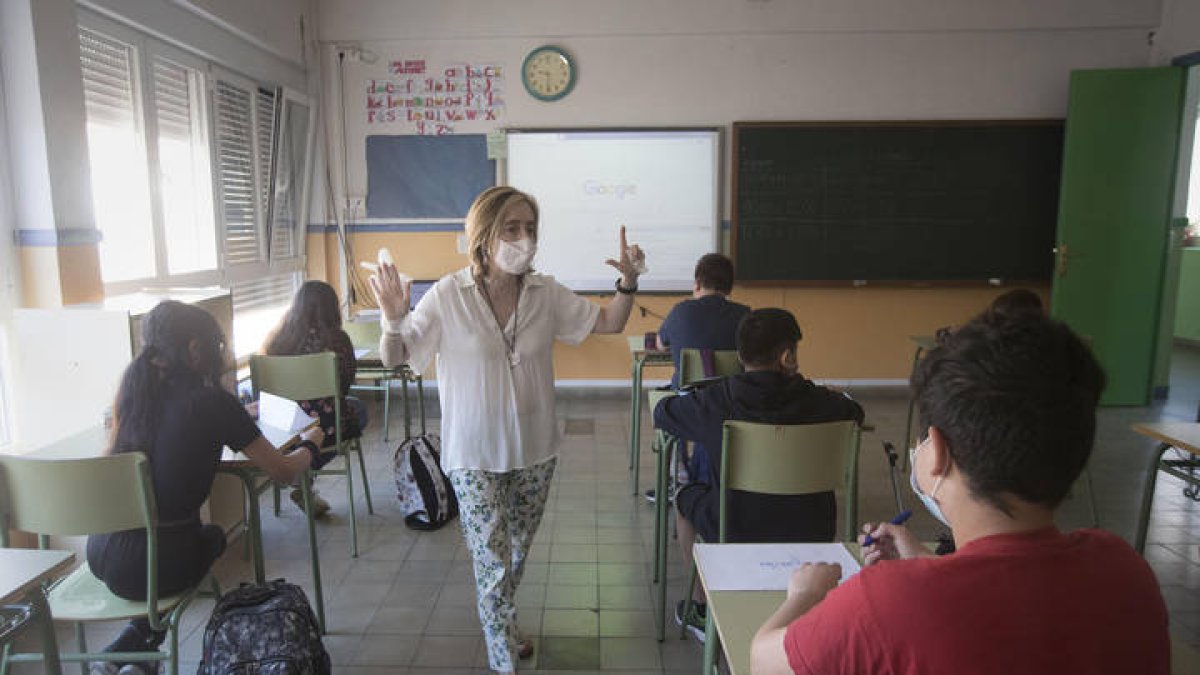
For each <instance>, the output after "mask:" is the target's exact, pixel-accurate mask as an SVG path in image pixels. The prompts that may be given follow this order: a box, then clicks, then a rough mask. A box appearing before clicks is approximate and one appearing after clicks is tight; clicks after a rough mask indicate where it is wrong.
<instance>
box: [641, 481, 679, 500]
mask: <svg viewBox="0 0 1200 675" xmlns="http://www.w3.org/2000/svg"><path fill="white" fill-rule="evenodd" d="M676 487H677V485H676V484H675V482H674V481H672V482H670V483H668V484H667V503H668V504H673V503H675V492H676V490H675V488H676ZM645 495H646V501H648V502H650V503H651V504H654V503H656V502H657V501H658V495H657V494H655V490H654V488H650V489H649V490H646V492H645Z"/></svg>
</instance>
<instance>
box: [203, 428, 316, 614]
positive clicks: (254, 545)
mask: <svg viewBox="0 0 1200 675" xmlns="http://www.w3.org/2000/svg"><path fill="white" fill-rule="evenodd" d="M314 423H315V422H314ZM258 428H259V430H260V431H262V434H263V436H264V437H265V438H266V439H267V440H268V441H270V442H271V445H274V446H275V447H276V448H278V449H279V451H280V452H283V453H284V454H287V453H289V452H291V451H292V450H293V449H295V447H296V444H297V443H299V442H300V436H299V434H297V433H293V432H291V431H288V430H286V429H278V428H275V427H272V426H269V425H266V424H263V423H262V422H259V423H258ZM217 471H218V472H220V473H226V474H229V475H231V476H234V477H236V478H237V479H238V480H240V481H241V483H242V487H243V488H244V489H245V493H246V501H247V505H248V506H247V509H246V513H247V515H246V523H245V527H246V534H247V536H248V539H247V543H248V545H249V546H250V551H251V558H252V561H253V566H254V581H255V582H256V583H259V584H261V583H264V582H265V581H266V580H267V575H266V565H265V563H264V562H263V549H262V517H261V515H260V514H259V506H258V497H259V495H261V494H262V493H263V492H265V491H267V490H268V489H269V488H270V487H271V486H272V484H273V483H272V482H271V481H270V480H263V478H264V477H265V476H266V472H264V471H263V470H262V469H260V468H258V467H257V466H254V464H252V463H251V462H250V460H249V458H247V457H246V456H245V455H243V454H242V453H240V452H234V451H233V450H230V449H229V448H225V449H224V451H223V452H222V453H221V462H220V464H219V465H218V466H217ZM300 487H301V490H302V492H301V494H303V495H304V514H305V520H306V521H307V523H308V552H309V561H310V562H311V564H312V575H313V596H314V597H313V602H314V603H315V604H316V610H317V623H318V625H319V626H320V628H321V633H324V632H325V595H324V592H323V591H322V589H321V559H320V554H319V551H318V550H317V528H316V524H315V523H314V521H313V517H312V500H313V497H312V475H311V474H310V473H309V472H308V471H305V472H304V473H303V474H302V475H301V483H300Z"/></svg>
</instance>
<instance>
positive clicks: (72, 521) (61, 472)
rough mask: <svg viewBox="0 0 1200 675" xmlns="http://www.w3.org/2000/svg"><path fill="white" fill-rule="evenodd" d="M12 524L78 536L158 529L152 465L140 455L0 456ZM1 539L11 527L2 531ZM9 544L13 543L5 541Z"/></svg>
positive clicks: (0, 487) (1, 487)
mask: <svg viewBox="0 0 1200 675" xmlns="http://www.w3.org/2000/svg"><path fill="white" fill-rule="evenodd" d="M0 492H4V493H6V496H5V498H4V501H5V503H4V505H3V508H4V511H3V519H4V521H6V523H7V526H8V527H9V528H12V529H16V530H24V531H26V532H33V533H36V534H40V535H55V536H77V535H86V534H103V533H107V532H117V531H120V530H135V529H141V528H149V529H153V528H154V527H155V525H156V524H157V521H158V510H157V507H156V505H155V501H154V484H153V482H152V481H151V479H150V462H149V461H148V460H147V459H146V456H145V455H143V454H142V453H140V452H126V453H121V454H117V455H112V456H104V457H87V458H82V459H34V458H31V457H21V456H0ZM0 530H2V531H0V538H3V537H5V536H6V531H7V528H0ZM4 543H7V542H4Z"/></svg>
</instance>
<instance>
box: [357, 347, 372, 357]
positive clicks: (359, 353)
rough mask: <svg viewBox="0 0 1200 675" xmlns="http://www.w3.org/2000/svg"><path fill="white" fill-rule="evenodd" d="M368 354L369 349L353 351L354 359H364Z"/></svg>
mask: <svg viewBox="0 0 1200 675" xmlns="http://www.w3.org/2000/svg"><path fill="white" fill-rule="evenodd" d="M370 353H371V350H370V349H369V348H363V349H355V350H354V358H355V359H361V358H362V357H364V356H366V355H367V354H370Z"/></svg>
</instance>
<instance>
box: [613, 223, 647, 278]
mask: <svg viewBox="0 0 1200 675" xmlns="http://www.w3.org/2000/svg"><path fill="white" fill-rule="evenodd" d="M617 255H618V259H617V260H613V259H612V258H609V259H607V260H605V261H604V262H605V264H607V265H610V266H612V267H615V268H616V270H617V271H618V272H620V273H621V280H622V285H624V286H626V287H630V286H636V285H637V278H638V276H639V275H640V274H641V273H642V269H643V266H644V265H645V262H646V254H645V252H643V251H642V247H641V246H638V245H637V244H634V245H632V246H630V245H629V243H628V242H627V241H626V240H625V226H624V225H622V226H621V249H620V251H619V252H618V254H617Z"/></svg>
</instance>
